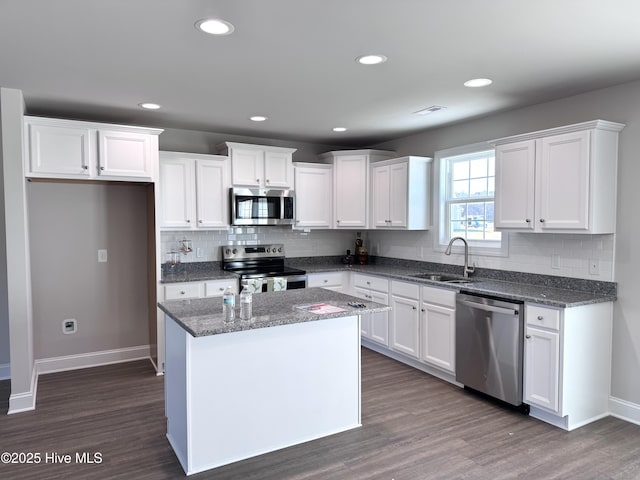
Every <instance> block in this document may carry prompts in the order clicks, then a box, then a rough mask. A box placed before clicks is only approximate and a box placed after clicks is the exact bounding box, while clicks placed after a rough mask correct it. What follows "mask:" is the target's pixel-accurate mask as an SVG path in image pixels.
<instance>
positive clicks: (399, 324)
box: [391, 295, 419, 358]
mask: <svg viewBox="0 0 640 480" xmlns="http://www.w3.org/2000/svg"><path fill="white" fill-rule="evenodd" d="M391 307H392V310H391V348H393V349H394V350H397V351H399V352H402V353H405V354H407V355H410V356H412V357H414V358H419V316H418V307H419V302H418V300H413V299H408V298H404V297H398V296H395V295H393V296H392V297H391Z"/></svg>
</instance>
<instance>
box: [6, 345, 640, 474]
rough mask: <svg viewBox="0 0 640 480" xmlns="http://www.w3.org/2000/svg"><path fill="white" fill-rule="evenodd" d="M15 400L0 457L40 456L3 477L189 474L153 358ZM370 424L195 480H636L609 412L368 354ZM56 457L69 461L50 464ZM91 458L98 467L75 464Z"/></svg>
mask: <svg viewBox="0 0 640 480" xmlns="http://www.w3.org/2000/svg"><path fill="white" fill-rule="evenodd" d="M8 395H9V382H8V381H3V382H0V453H1V452H23V453H40V455H41V463H39V464H32V465H13V464H1V463H0V479H12V480H17V479H37V480H43V479H54V478H64V479H66V480H72V479H154V480H157V479H173V478H184V473H183V471H182V469H181V467H180V465H179V464H178V461H177V460H176V458H175V456H174V454H173V451H172V450H171V448H170V447H169V444H168V443H167V440H166V438H165V420H164V398H163V379H162V377H156V376H155V375H154V372H153V369H152V367H151V364H150V363H148V362H146V361H140V362H131V363H126V364H118V365H110V366H105V367H98V368H92V369H85V370H77V371H72V372H63V373H56V374H50V375H45V376H41V377H40V379H39V382H38V404H37V409H36V411H34V412H27V413H22V414H15V415H6V411H7V404H8V402H7V398H8ZM257 401H259V400H257ZM362 423H363V427H362V428H358V429H354V430H351V431H348V432H345V433H341V434H338V435H333V436H331V437H327V438H323V439H320V440H316V441H314V442H309V443H306V444H302V445H298V446H295V447H291V448H287V449H284V450H281V451H278V452H274V453H270V454H267V455H262V456H259V457H255V458H252V459H248V460H245V461H242V462H238V463H235V464H232V465H227V466H225V467H221V468H218V469H215V470H211V471H209V472H204V473H202V474H198V475H193V476H191V477H190V478H193V479H212V480H227V479H234V480H240V479H241V480H245V479H246V480H286V479H297V480H299V479H318V480H320V479H321V480H330V479H336V480H337V479H340V480H360V479H362V480H364V479H367V480H370V479H373V480H377V479H380V480H392V479H393V480H422V479H447V480H452V479H487V480H489V479H491V480H498V479H511V478H520V479H563V480H564V479H580V480H585V479H602V480H606V479H640V426H637V425H633V424H629V423H626V422H623V421H621V420H618V419H615V418H613V417H610V418H606V419H603V420H600V421H598V422H595V423H593V424H591V425H588V426H585V427H583V428H580V429H578V430H575V431H573V432H565V431H563V430H560V429H557V428H555V427H552V426H549V425H547V424H545V423H542V422H540V421H537V420H535V419H533V418H530V417H527V416H524V415H522V414H520V413H518V412H515V411H511V410H509V409H506V408H504V407H502V406H498V405H496V404H494V403H492V402H491V401H488V400H485V399H482V398H478V397H477V396H475V395H472V394H471V393H469V392H466V391H464V390H461V389H459V388H456V387H454V386H452V385H449V384H447V383H446V382H442V381H440V380H437V379H435V378H433V377H431V376H429V375H427V374H425V373H422V372H419V371H417V370H414V369H412V368H410V367H407V366H405V365H403V364H401V363H398V362H395V361H394V360H391V359H388V358H386V357H384V356H381V355H379V354H377V353H374V352H372V351H370V350H366V349H363V352H362ZM54 452H55V453H58V454H59V455H63V454H71V456H72V461H71V464H52V463H50V462H49V463H46V459H45V454H46V453H49V454H52V453H54ZM83 453H87V454H88V456H87V458H90V459H93V460H98V458H96V457H95V456H94V455H95V454H100V456H101V463H92V464H89V463H84V464H81V463H77V462H76V458H75V456H76V454H80V455H82V454H83Z"/></svg>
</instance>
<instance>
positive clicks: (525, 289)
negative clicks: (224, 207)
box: [162, 257, 617, 308]
mask: <svg viewBox="0 0 640 480" xmlns="http://www.w3.org/2000/svg"><path fill="white" fill-rule="evenodd" d="M286 263H287V265H289V266H291V267H296V268H300V269H303V270H305V271H306V272H307V273H308V274H313V273H322V272H340V271H345V272H347V271H348V272H358V273H363V274H367V275H376V276H381V277H384V278H389V279H396V280H402V281H405V282H413V283H418V284H420V285H426V286H433V287H439V288H447V289H451V290H455V291H465V292H472V293H478V294H484V295H493V296H498V297H501V298H505V299H508V300H516V301H523V302H533V303H538V304H542V305H548V306H552V307H559V308H569V307H577V306H581V305H589V304H593V303H602V302H613V301H615V300H616V291H617V285H616V284H615V282H602V281H593V280H584V279H577V278H569V277H556V276H550V275H538V274H528V273H522V272H508V271H501V270H490V269H481V268H477V269H476V273H474V274H473V275H471V279H472V280H473V282H472V283H468V284H464V285H461V284H448V283H443V282H438V281H434V280H427V279H424V278H415V277H414V275H417V274H421V273H425V272H430V273H436V274H447V275H459V276H460V278H462V276H461V275H460V272H461V271H462V267H460V266H456V265H447V264H434V263H428V262H419V261H411V260H395V259H388V258H382V259H376V263H373V264H370V265H351V266H346V265H343V264H342V263H339V257H338V258H336V257H326V258H325V257H308V258H291V259H287V262H286ZM237 278H238V277H237V275H235V274H233V273H229V272H227V271H224V270H222V267H221V265H220V263H219V262H201V263H191V264H182V265H181V266H179V268H178V269H176V270H170V269H165V268H163V276H162V283H175V282H198V281H205V280H218V279H234V280H235V279H237Z"/></svg>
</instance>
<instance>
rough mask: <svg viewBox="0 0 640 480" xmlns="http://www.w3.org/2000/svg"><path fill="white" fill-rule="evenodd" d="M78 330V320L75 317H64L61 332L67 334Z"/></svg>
mask: <svg viewBox="0 0 640 480" xmlns="http://www.w3.org/2000/svg"><path fill="white" fill-rule="evenodd" d="M77 330H78V321H77V320H76V319H75V318H65V319H64V320H63V321H62V333H64V334H65V335H69V334H72V333H76V331H77Z"/></svg>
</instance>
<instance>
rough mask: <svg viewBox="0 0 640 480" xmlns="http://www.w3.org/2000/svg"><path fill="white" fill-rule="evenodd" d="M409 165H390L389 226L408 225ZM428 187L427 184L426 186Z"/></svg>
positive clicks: (401, 226) (402, 226)
mask: <svg viewBox="0 0 640 480" xmlns="http://www.w3.org/2000/svg"><path fill="white" fill-rule="evenodd" d="M408 187H409V165H408V164H407V163H406V162H405V163H397V164H395V165H390V166H389V226H390V227H395V228H406V227H407V207H408V204H409V191H408ZM425 188H426V186H425Z"/></svg>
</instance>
